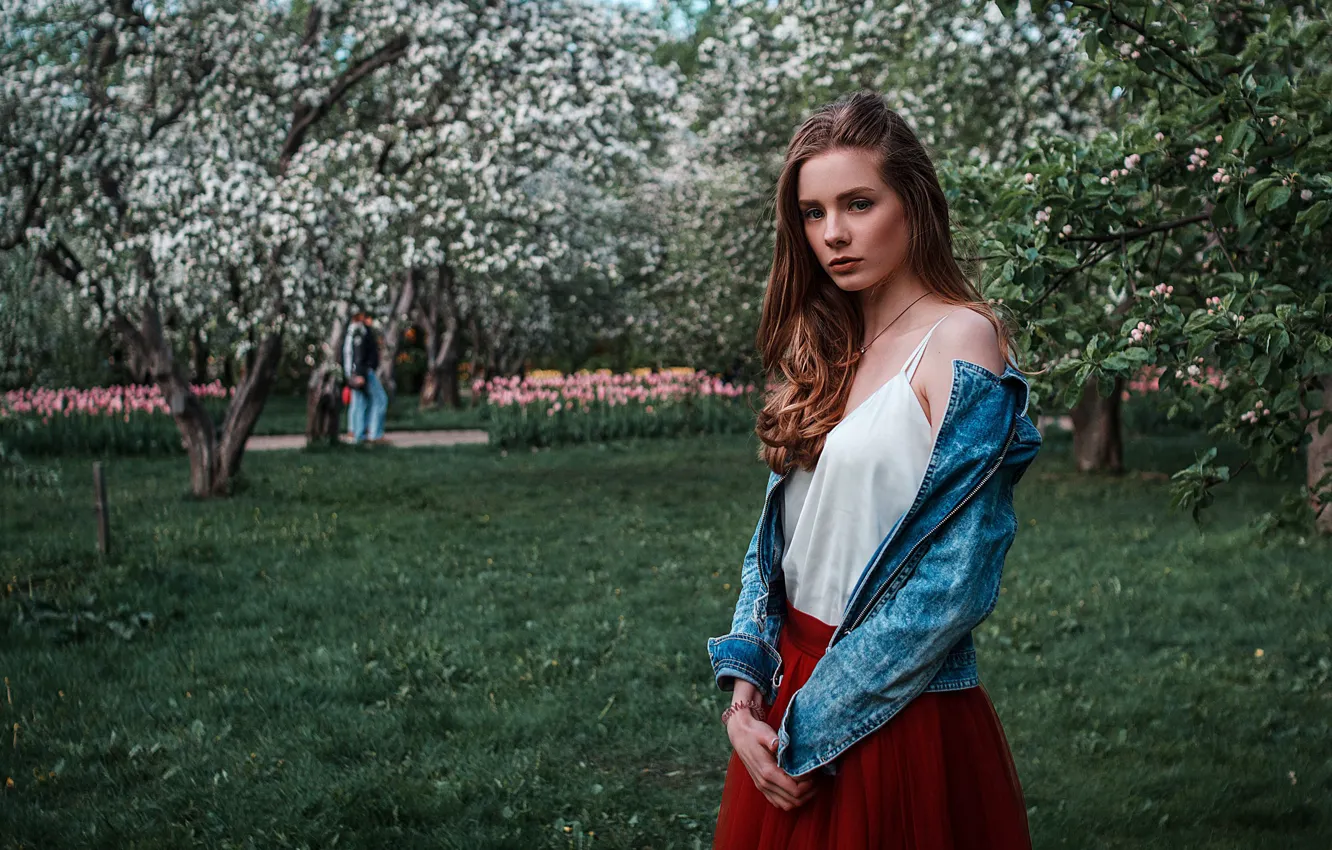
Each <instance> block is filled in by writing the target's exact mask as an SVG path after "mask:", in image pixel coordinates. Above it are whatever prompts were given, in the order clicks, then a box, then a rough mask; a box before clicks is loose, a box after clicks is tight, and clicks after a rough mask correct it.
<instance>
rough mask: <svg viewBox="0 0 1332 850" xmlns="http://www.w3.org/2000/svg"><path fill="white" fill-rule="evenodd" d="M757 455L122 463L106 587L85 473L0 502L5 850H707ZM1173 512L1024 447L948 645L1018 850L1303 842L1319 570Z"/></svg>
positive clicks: (1308, 544)
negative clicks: (975, 707) (984, 721)
mask: <svg viewBox="0 0 1332 850" xmlns="http://www.w3.org/2000/svg"><path fill="white" fill-rule="evenodd" d="M753 445H754V444H753V443H752V442H751V440H750V439H747V438H743V437H739V438H737V437H715V438H706V439H697V440H664V441H659V442H646V441H640V442H626V443H621V444H615V445H610V446H605V447H602V446H595V445H594V446H583V447H577V448H570V449H565V450H560V451H546V452H539V453H530V452H511V453H509V454H508V456H507V457H506V456H501V455H500V454H499V453H497V452H494V451H492V450H490V449H487V448H486V447H460V448H454V449H447V450H441V449H423V450H393V449H390V450H383V451H369V452H364V451H347V450H343V451H323V452H315V453H303V452H273V453H263V454H259V453H256V454H253V455H251V456H249V457H247V459H246V461H245V470H244V471H245V474H246V482H247V486H246V487H245V488H244V489H242V490H241V491H240V492H239V493H238V494H237V495H236V496H235V497H233V498H231V499H229V500H226V501H219V502H215V503H201V502H196V501H192V500H190V499H188V498H185V497H184V495H183V493H184V492H185V490H186V485H187V481H186V467H185V463H184V461H183V459H180V458H168V459H159V460H133V459H124V460H119V459H117V460H112V461H110V462H109V464H108V475H109V482H110V500H111V503H112V505H113V514H112V531H113V535H114V543H115V547H116V548H115V552H114V557H113V558H112V559H111V561H110V562H109V563H106V564H102V563H99V562H98V560H97V558H96V557H95V556H94V554H93V551H92V550H93V540H94V532H93V524H92V516H91V511H90V510H89V508H90V506H91V504H92V497H91V493H90V492H89V491H90V485H89V481H90V474H89V470H88V466H89V464H88V461H86V460H73V459H68V460H65V461H64V462H63V463H62V466H63V475H64V479H63V485H62V486H63V492H55V491H47V492H38V493H30V492H14V491H12V490H8V491H2V490H0V540H2V541H3V547H0V571H2V572H3V583H0V588H3V587H4V585H5V584H8V585H10V586H9V587H8V589H6V590H5V594H4V595H3V597H0V641H2V642H0V647H2V648H0V674H3V676H5V677H7V679H8V683H9V684H8V687H9V690H8V694H7V697H6V700H5V701H4V702H0V719H2V720H3V726H2V727H0V730H2V731H3V736H0V778H3V777H12V779H13V782H14V787H13V788H12V789H10V790H8V791H6V792H0V846H3V847H5V848H13V847H26V848H56V847H58V848H78V847H112V848H149V847H152V848H180V847H190V846H204V847H219V848H221V847H234V848H242V847H244V848H249V847H254V848H270V847H308V848H331V847H335V846H336V847H339V848H383V847H394V848H418V847H419V848H427V847H429V848H437V847H449V848H481V847H505V848H557V847H558V848H566V847H605V848H619V847H630V848H643V847H650V848H658V850H665V848H693V847H706V846H708V845H709V843H710V840H711V832H712V826H713V823H714V822H715V818H716V811H717V804H718V801H719V798H720V793H721V781H722V776H723V771H724V767H725V763H726V758H727V754H728V746H727V742H726V738H725V734H724V732H723V730H722V728H721V726H720V725H719V724H718V723H717V717H718V715H719V714H720V712H721V710H722V708H723V707H724V705H725V704H726V702H727V701H728V699H729V697H728V696H727V695H723V694H722V693H721V692H719V691H717V690H716V688H715V686H714V685H713V683H712V678H711V669H710V667H709V665H708V660H707V654H706V648H705V639H706V638H707V637H708V636H710V635H717V634H721V633H723V632H724V631H726V629H727V628H728V626H729V622H730V617H731V611H732V606H733V604H734V601H735V596H736V590H737V589H736V586H735V582H736V581H737V579H738V575H739V563H740V558H741V556H742V554H743V552H744V549H745V546H746V544H747V543H748V541H749V536H750V533H751V531H752V529H753V523H754V520H755V518H756V515H757V513H758V510H759V507H760V503H761V500H762V491H763V482H764V480H765V477H766V472H765V470H764V469H763V468H762V467H761V466H760V465H759V464H758V463H757V462H756V461H755V460H754V459H753V458H754V452H753ZM1192 451H1193V446H1192V444H1191V443H1190V442H1189V441H1188V440H1186V439H1172V440H1165V439H1157V440H1153V441H1145V440H1136V441H1133V442H1131V443H1130V445H1129V450H1128V454H1129V459H1130V462H1131V464H1133V465H1134V466H1135V467H1136V468H1138V469H1145V470H1148V471H1149V473H1150V472H1154V471H1160V470H1170V469H1176V468H1178V467H1179V465H1180V464H1181V462H1187V461H1188V460H1189V459H1191V457H1192ZM1167 486H1168V484H1167V482H1165V481H1162V480H1160V476H1159V475H1152V474H1146V475H1144V474H1130V475H1127V476H1123V477H1120V478H1086V477H1081V476H1078V475H1076V474H1074V473H1072V472H1071V471H1070V465H1069V462H1068V444H1067V442H1066V441H1065V440H1056V439H1053V438H1052V439H1051V440H1050V443H1049V444H1048V445H1047V448H1046V450H1045V451H1044V452H1043V454H1042V456H1041V457H1040V459H1039V460H1038V461H1037V463H1036V465H1034V466H1033V467H1032V469H1031V471H1030V472H1029V473H1028V474H1027V477H1026V478H1025V479H1024V480H1023V482H1022V484H1021V486H1020V487H1019V504H1018V515H1019V518H1020V520H1021V522H1022V531H1021V533H1020V534H1019V536H1018V540H1017V542H1016V544H1015V545H1014V548H1013V550H1012V553H1011V555H1010V557H1009V560H1008V571H1007V573H1006V579H1005V587H1004V591H1003V595H1002V596H1001V598H1000V600H999V604H998V608H997V609H996V611H995V613H994V615H993V616H992V617H991V618H990V619H989V620H988V621H987V622H986V623H984V624H982V626H981V627H980V628H979V629H978V633H977V642H978V644H979V645H980V669H981V676H982V679H983V680H984V681H985V683H986V687H987V688H988V689H989V692H990V694H991V696H992V697H993V699H994V701H995V704H996V705H997V707H998V710H999V714H1000V716H1001V718H1002V719H1003V721H1004V723H1005V727H1006V729H1007V731H1008V734H1009V738H1010V742H1011V744H1012V747H1013V750H1014V754H1015V757H1016V760H1017V764H1018V769H1019V772H1020V775H1021V778H1022V781H1023V784H1024V787H1025V791H1026V795H1027V804H1028V807H1029V810H1030V813H1031V824H1032V830H1033V837H1034V839H1035V844H1036V846H1037V847H1039V848H1056V847H1059V848H1062V847H1067V848H1078V850H1082V848H1158V847H1159V848H1169V850H1185V849H1186V848H1222V849H1223V850H1224V849H1225V848H1234V850H1241V848H1243V850H1250V848H1265V847H1271V848H1319V850H1326V848H1328V846H1329V843H1330V842H1332V760H1329V755H1328V752H1329V751H1328V741H1329V736H1330V732H1332V730H1330V729H1329V726H1330V725H1332V682H1330V681H1329V677H1330V676H1332V663H1330V658H1332V640H1330V638H1332V635H1330V634H1329V631H1330V630H1332V545H1329V544H1328V542H1326V541H1318V540H1305V539H1301V538H1299V537H1298V536H1296V535H1293V534H1289V533H1285V534H1284V535H1283V536H1281V537H1279V538H1276V539H1275V540H1272V541H1268V542H1264V541H1263V540H1261V539H1259V538H1258V537H1257V536H1256V535H1255V533H1254V532H1252V531H1251V530H1249V526H1248V522H1249V519H1250V518H1251V517H1252V516H1253V515H1255V514H1256V513H1257V512H1260V511H1263V510H1267V509H1269V508H1271V507H1273V506H1274V505H1275V504H1276V502H1277V501H1278V499H1279V497H1280V496H1281V495H1283V494H1284V493H1286V492H1288V491H1289V486H1290V485H1289V483H1288V482H1287V483H1282V482H1279V481H1271V482H1265V481H1258V480H1252V479H1247V478H1246V479H1244V480H1241V481H1239V482H1236V483H1234V484H1232V485H1230V486H1229V488H1228V489H1225V490H1224V491H1223V492H1222V493H1221V494H1220V497H1219V499H1218V503H1217V505H1216V506H1215V507H1214V509H1213V510H1212V511H1211V513H1210V514H1209V515H1208V516H1207V518H1206V522H1205V525H1204V526H1203V528H1202V529H1201V530H1198V529H1196V528H1195V527H1194V526H1193V525H1192V523H1191V521H1190V520H1189V519H1188V518H1187V517H1186V516H1181V515H1177V514H1172V513H1170V512H1169V511H1168V509H1167V504H1168V499H1167V494H1166V490H1167ZM353 497H354V498H353ZM140 612H144V613H150V614H151V615H152V616H151V619H148V618H146V617H141V616H139V615H140ZM94 618H98V619H94ZM1259 650H1261V654H1260V653H1259ZM14 724H18V729H17V732H14V730H13V727H14ZM11 739H12V740H11Z"/></svg>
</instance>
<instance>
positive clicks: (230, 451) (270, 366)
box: [213, 330, 282, 496]
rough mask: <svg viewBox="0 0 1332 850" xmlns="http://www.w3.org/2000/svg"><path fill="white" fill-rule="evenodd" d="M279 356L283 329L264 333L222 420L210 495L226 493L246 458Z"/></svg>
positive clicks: (270, 387) (275, 371)
mask: <svg viewBox="0 0 1332 850" xmlns="http://www.w3.org/2000/svg"><path fill="white" fill-rule="evenodd" d="M281 359H282V331H281V330H272V331H269V332H267V333H265V334H264V336H263V338H262V339H260V341H259V347H258V348H257V349H255V352H254V358H253V360H252V361H251V364H250V370H249V371H248V372H247V373H246V374H245V379H244V380H243V381H241V383H240V386H238V387H237V388H236V394H235V395H234V396H232V398H231V404H229V405H227V418H226V419H225V420H223V422H222V435H221V442H220V445H219V446H218V451H217V458H216V468H215V471H214V474H213V495H214V496H221V495H225V493H226V492H227V490H228V489H229V488H230V485H231V479H232V478H233V477H234V476H235V475H236V473H238V472H240V466H241V460H242V459H243V458H244V457H245V443H246V442H247V441H248V440H249V439H250V435H251V434H252V433H254V425H255V423H256V422H258V421H259V414H261V413H263V412H264V404H265V403H266V402H267V401H268V396H269V393H271V392H272V390H273V383H274V381H275V380H276V379H277V369H278V363H279V361H281Z"/></svg>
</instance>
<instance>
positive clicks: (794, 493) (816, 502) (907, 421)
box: [782, 313, 952, 626]
mask: <svg viewBox="0 0 1332 850" xmlns="http://www.w3.org/2000/svg"><path fill="white" fill-rule="evenodd" d="M949 315H952V314H951V313H950V314H949ZM946 318H948V316H944V319H946ZM942 321H943V319H940V320H939V321H938V322H935V323H934V325H933V326H932V327H931V328H930V329H929V330H928V331H926V332H925V336H924V337H923V338H922V339H921V341H920V343H919V344H918V345H917V346H916V348H915V350H914V351H912V352H911V356H910V357H908V358H907V361H906V363H905V364H903V366H902V368H901V370H900V371H898V373H897V374H896V375H894V376H893V377H892V378H890V379H888V381H886V382H885V383H884V384H882V385H881V386H880V387H879V388H878V389H877V390H875V391H874V392H873V393H872V394H870V396H869V397H868V398H866V399H865V400H864V401H863V402H861V403H860V404H859V405H858V406H857V407H856V409H855V410H852V411H851V412H850V413H849V414H847V415H846V416H845V417H843V418H842V421H841V422H838V423H837V425H835V426H834V427H833V429H832V430H831V431H829V432H828V436H827V439H826V441H825V442H824V446H823V452H822V453H821V454H820V455H819V460H818V463H817V464H815V466H814V471H813V472H807V471H805V470H804V469H801V468H799V467H797V468H796V469H795V470H794V471H793V472H792V473H791V474H790V476H789V477H788V479H787V481H786V486H785V492H784V494H783V498H782V533H783V537H784V539H785V541H786V546H785V549H784V551H783V554H782V572H783V574H784V576H785V583H786V598H787V600H788V601H789V602H790V604H791V605H792V606H794V607H795V608H796V609H797V610H799V611H803V612H804V613H806V614H811V615H813V616H814V617H817V618H818V619H820V620H822V621H823V622H825V623H827V624H829V625H832V626H836V625H838V624H839V623H840V622H841V620H842V613H843V611H844V609H845V608H846V603H847V602H848V601H849V599H850V596H851V591H852V590H853V589H854V588H855V586H856V582H857V581H859V580H860V574H861V571H862V570H864V568H865V566H866V565H867V564H868V562H869V559H870V557H871V556H873V554H874V552H875V550H876V549H878V548H879V544H880V543H882V542H883V539H884V538H885V537H887V536H888V532H890V531H892V529H893V526H894V525H896V524H897V521H898V520H899V519H900V518H901V517H902V514H904V513H906V511H907V508H909V507H911V502H912V500H914V499H915V497H916V491H917V490H919V489H920V483H921V481H922V479H924V477H925V467H926V466H928V465H929V460H930V453H931V452H932V451H933V449H934V436H933V433H932V428H931V426H930V420H929V419H928V418H927V417H926V416H925V411H924V410H923V409H922V408H921V406H920V400H919V399H917V398H916V394H915V392H914V391H913V390H912V389H911V379H912V377H914V376H915V374H916V367H917V366H919V365H920V361H921V358H922V357H923V355H924V353H925V345H926V344H927V343H928V342H929V341H930V335H931V334H933V333H934V329H935V328H937V327H939V322H942Z"/></svg>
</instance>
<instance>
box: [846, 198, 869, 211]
mask: <svg viewBox="0 0 1332 850" xmlns="http://www.w3.org/2000/svg"><path fill="white" fill-rule="evenodd" d="M860 204H864V206H859V205H860ZM872 206H874V205H873V204H871V203H870V202H869V201H867V200H865V199H864V198H858V199H856V200H854V201H852V202H851V208H852V209H854V210H857V211H859V212H864V211H865V210H867V209H869V208H870V207H872Z"/></svg>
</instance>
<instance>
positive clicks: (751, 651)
mask: <svg viewBox="0 0 1332 850" xmlns="http://www.w3.org/2000/svg"><path fill="white" fill-rule="evenodd" d="M708 656H709V657H710V658H711V659H712V673H713V676H714V678H716V680H717V687H719V688H721V689H722V690H723V691H730V690H734V689H735V681H734V679H744V680H745V681H746V682H749V683H750V684H752V685H754V687H756V688H758V690H759V694H760V695H761V696H762V697H763V701H764V702H766V703H768V704H769V705H771V704H772V702H773V700H775V699H776V696H777V686H776V683H775V682H774V681H773V680H774V679H775V678H776V676H777V670H778V668H779V667H780V666H781V662H782V657H781V655H780V654H779V653H778V652H777V650H776V649H774V648H773V647H772V645H771V644H769V643H768V642H767V641H765V640H763V639H762V638H760V637H755V636H754V635H748V634H744V633H743V632H732V633H731V634H728V635H722V636H721V637H714V638H708Z"/></svg>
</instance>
